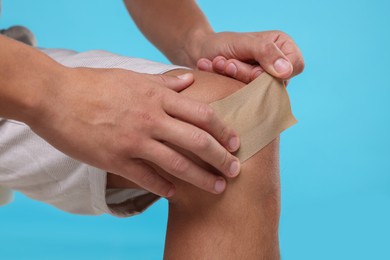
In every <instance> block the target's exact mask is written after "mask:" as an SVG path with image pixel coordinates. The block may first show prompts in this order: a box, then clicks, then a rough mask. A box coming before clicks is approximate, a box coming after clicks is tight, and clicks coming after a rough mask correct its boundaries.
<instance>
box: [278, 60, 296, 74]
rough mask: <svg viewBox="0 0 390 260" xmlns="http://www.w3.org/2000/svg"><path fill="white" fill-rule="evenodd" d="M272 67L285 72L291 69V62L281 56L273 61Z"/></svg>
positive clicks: (279, 71)
mask: <svg viewBox="0 0 390 260" xmlns="http://www.w3.org/2000/svg"><path fill="white" fill-rule="evenodd" d="M274 68H275V70H276V72H278V73H287V72H290V71H291V70H292V66H291V63H290V62H288V61H286V60H285V59H283V58H279V59H277V60H276V61H275V63H274Z"/></svg>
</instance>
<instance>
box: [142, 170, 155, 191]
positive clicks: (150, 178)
mask: <svg viewBox="0 0 390 260" xmlns="http://www.w3.org/2000/svg"><path fill="white" fill-rule="evenodd" d="M140 182H141V183H142V184H143V185H145V186H148V187H152V186H156V184H157V182H158V178H157V176H156V173H155V172H154V171H153V170H152V169H150V168H149V167H145V172H144V173H143V174H142V176H141V179H140Z"/></svg>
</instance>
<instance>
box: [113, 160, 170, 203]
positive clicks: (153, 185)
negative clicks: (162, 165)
mask: <svg viewBox="0 0 390 260" xmlns="http://www.w3.org/2000/svg"><path fill="white" fill-rule="evenodd" d="M123 168H124V169H125V172H124V173H121V174H118V175H120V176H122V177H123V178H126V179H128V180H130V181H132V182H134V183H136V184H137V185H139V186H140V187H142V188H144V189H145V190H148V191H150V192H152V193H154V194H156V195H159V196H162V197H171V196H173V195H174V194H175V187H174V185H173V184H172V183H170V182H169V181H167V180H166V179H164V178H163V177H161V176H160V175H159V174H158V173H157V172H156V171H155V170H154V169H153V168H152V167H150V166H149V165H147V164H146V163H144V162H142V161H141V160H136V159H135V160H131V161H130V162H127V161H126V162H125V165H124V166H123Z"/></svg>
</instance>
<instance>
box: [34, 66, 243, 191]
mask: <svg viewBox="0 0 390 260" xmlns="http://www.w3.org/2000/svg"><path fill="white" fill-rule="evenodd" d="M67 72H68V75H67V76H66V80H65V81H63V82H61V83H60V84H59V87H52V88H50V89H49V90H48V91H47V93H48V95H46V96H45V99H44V100H42V101H41V105H40V107H39V108H40V109H39V111H40V114H39V115H37V116H36V117H34V118H33V120H32V122H29V125H30V126H31V128H32V129H33V130H34V131H35V132H36V133H37V134H39V135H40V136H41V137H43V138H44V139H45V140H47V141H48V142H49V143H50V144H52V145H53V146H54V147H56V148H57V149H59V150H60V151H62V152H64V153H66V154H67V155H69V156H71V157H73V158H75V159H77V160H80V161H83V162H85V163H88V164H90V165H93V166H95V167H98V168H100V169H103V170H105V171H107V172H112V173H114V174H117V175H120V176H122V177H124V178H126V179H128V180H131V181H133V182H134V183H136V184H138V185H139V186H141V187H143V188H144V189H146V190H148V191H150V192H153V193H155V194H157V195H160V196H164V197H170V196H172V195H173V194H174V192H175V188H174V186H173V184H171V183H170V182H168V181H167V180H166V179H164V178H163V177H162V176H160V175H159V174H158V172H157V171H155V170H154V168H153V167H152V166H153V165H157V166H158V167H160V168H161V169H163V170H164V171H166V172H167V173H169V174H171V175H173V176H176V177H177V178H179V179H182V180H184V181H186V182H189V183H191V184H193V185H195V186H197V187H199V188H201V189H203V190H206V191H209V192H212V193H221V192H222V191H223V189H224V188H225V186H226V182H225V180H224V178H222V176H217V175H215V174H213V173H211V172H208V171H206V170H205V169H203V168H201V167H200V166H198V165H197V164H196V163H194V162H193V161H191V160H190V159H188V158H187V157H185V156H184V155H183V154H181V153H179V152H177V151H176V150H174V149H172V148H171V147H172V146H176V147H179V148H180V149H184V150H186V151H190V152H192V153H193V154H195V155H196V156H198V157H199V158H201V159H202V160H203V161H205V162H206V163H208V164H210V165H211V166H213V167H214V168H216V169H217V170H218V171H220V172H221V173H222V174H223V175H225V176H228V177H234V176H236V175H237V174H238V172H239V160H238V159H237V158H236V157H234V156H233V155H231V154H230V153H229V151H230V152H233V151H235V150H237V149H238V146H239V141H238V135H237V133H236V132H235V131H234V130H233V129H231V128H230V127H228V126H227V125H226V124H225V123H223V122H222V121H221V119H220V118H219V117H218V116H217V115H216V114H215V113H214V111H213V110H212V109H211V108H210V107H209V106H208V105H207V104H203V103H200V102H197V101H194V100H192V99H190V98H188V97H185V96H184V95H181V94H179V93H177V91H181V90H183V89H184V88H186V87H188V86H189V85H191V84H192V82H193V75H192V74H190V73H188V74H185V75H184V77H182V78H180V77H173V76H163V75H148V74H140V73H135V72H131V71H126V70H121V69H89V68H76V69H67ZM47 96H48V97H49V98H47ZM229 143H230V144H234V143H235V144H234V145H233V147H230V146H229ZM235 163H236V166H233V167H232V164H235ZM231 168H235V170H234V172H233V173H231V172H230V169H231Z"/></svg>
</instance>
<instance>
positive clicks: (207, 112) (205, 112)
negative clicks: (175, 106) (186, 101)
mask: <svg viewBox="0 0 390 260" xmlns="http://www.w3.org/2000/svg"><path fill="white" fill-rule="evenodd" d="M198 114H199V115H200V118H201V119H202V121H204V122H206V123H210V122H211V121H212V120H213V118H214V114H215V112H214V110H213V109H212V108H211V107H210V106H209V105H207V104H200V105H199V106H198Z"/></svg>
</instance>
